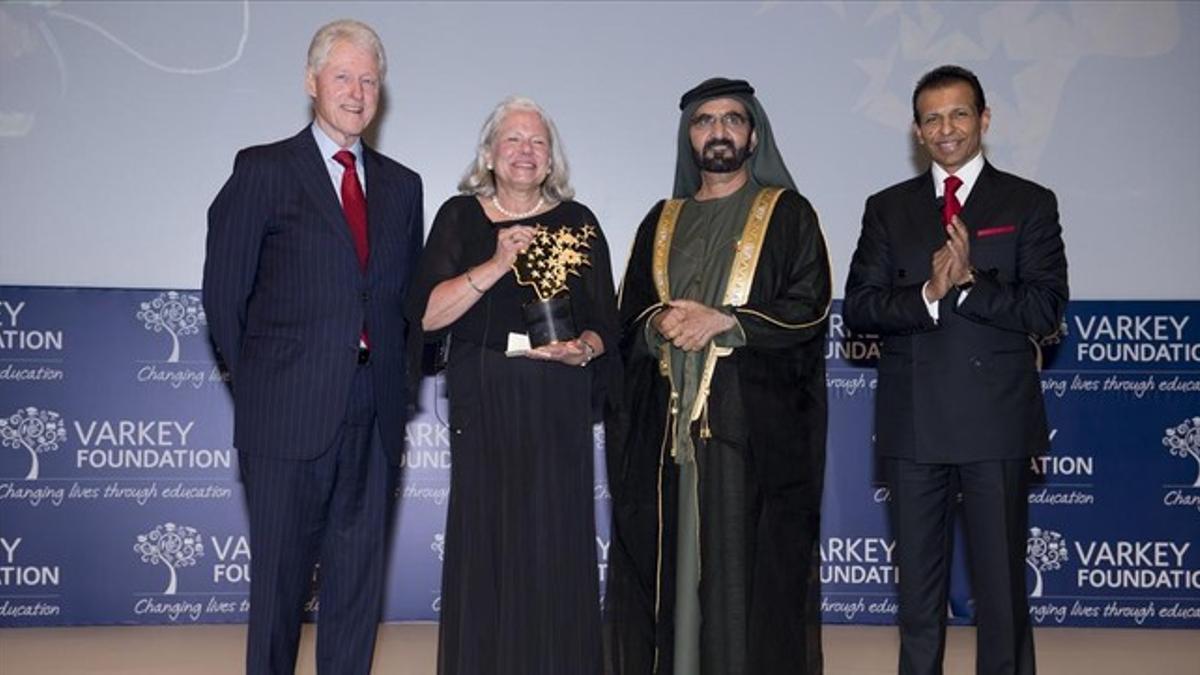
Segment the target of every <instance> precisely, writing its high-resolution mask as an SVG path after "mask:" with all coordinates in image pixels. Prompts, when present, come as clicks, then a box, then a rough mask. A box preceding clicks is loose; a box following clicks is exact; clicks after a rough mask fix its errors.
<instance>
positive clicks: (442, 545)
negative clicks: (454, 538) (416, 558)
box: [429, 532, 446, 562]
mask: <svg viewBox="0 0 1200 675" xmlns="http://www.w3.org/2000/svg"><path fill="white" fill-rule="evenodd" d="M429 550H431V551H434V552H435V553H437V554H438V560H439V561H441V562H445V561H446V557H445V556H446V535H444V534H442V533H441V532H438V533H437V534H435V535H433V543H432V544H430V545H429Z"/></svg>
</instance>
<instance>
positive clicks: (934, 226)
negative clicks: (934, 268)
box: [908, 171, 946, 253]
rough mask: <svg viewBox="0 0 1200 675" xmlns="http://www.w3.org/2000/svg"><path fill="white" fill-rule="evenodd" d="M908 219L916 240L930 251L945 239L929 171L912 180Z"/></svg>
mask: <svg viewBox="0 0 1200 675" xmlns="http://www.w3.org/2000/svg"><path fill="white" fill-rule="evenodd" d="M908 219H909V222H910V223H912V228H913V232H914V236H915V238H916V240H917V241H919V242H920V243H921V246H922V247H925V248H928V250H929V251H930V252H931V253H932V252H933V251H935V250H937V249H938V248H939V247H940V246H941V245H942V244H943V243H944V242H945V241H946V232H945V230H944V229H943V228H942V214H941V212H940V211H939V210H938V204H937V198H936V197H934V194H933V174H932V173H931V172H929V171H926V172H925V173H923V174H921V175H920V176H917V177H916V179H914V180H913V183H912V192H911V193H910V195H909V199H908Z"/></svg>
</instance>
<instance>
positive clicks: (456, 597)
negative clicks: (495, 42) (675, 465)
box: [408, 196, 618, 675]
mask: <svg viewBox="0 0 1200 675" xmlns="http://www.w3.org/2000/svg"><path fill="white" fill-rule="evenodd" d="M515 224H523V225H534V224H541V225H545V226H547V227H549V228H559V227H576V228H578V227H581V226H583V225H585V224H591V225H594V226H596V232H597V235H596V238H595V239H593V240H592V242H591V249H590V257H591V265H590V267H584V268H583V269H582V270H581V271H580V272H581V274H580V276H572V277H571V278H570V279H569V282H568V285H569V288H570V297H571V307H572V312H573V315H574V318H575V322H576V325H577V327H578V330H579V331H580V332H582V331H584V330H588V329H590V330H593V331H595V332H596V333H598V334H599V335H600V336H601V338H602V339H603V340H604V343H605V345H607V346H612V347H613V349H612V355H602V356H600V357H598V358H596V359H594V360H593V361H592V362H591V364H589V365H588V366H587V367H585V368H580V367H577V366H568V365H565V364H562V363H557V362H547V361H536V360H533V359H527V358H519V357H518V358H508V357H506V356H505V355H504V350H505V346H506V343H507V337H508V333H509V332H525V330H526V329H525V326H524V320H523V318H522V312H521V308H522V305H523V304H524V303H526V302H529V301H530V300H532V299H534V297H535V295H534V292H533V290H532V289H530V288H528V287H523V286H520V285H518V284H517V282H516V280H515V278H514V275H513V274H512V273H509V274H507V275H505V276H504V277H503V278H501V279H500V281H498V282H497V283H496V284H495V285H494V286H493V287H492V288H490V289H488V291H487V292H486V293H484V294H483V296H482V297H481V298H480V299H479V301H478V302H476V304H475V305H474V306H473V307H471V309H470V310H468V311H467V312H466V313H465V314H464V315H463V316H462V317H460V318H459V319H458V320H457V321H456V322H454V323H453V324H452V325H451V326H450V327H449V328H448V329H447V330H444V331H440V332H438V333H432V334H428V335H426V336H425V337H426V340H430V339H436V338H439V337H443V336H444V334H445V333H447V332H448V333H449V339H450V346H449V357H448V361H447V366H446V377H447V385H448V390H449V397H450V419H449V423H450V429H451V458H452V468H451V471H450V504H449V512H448V514H447V518H446V548H445V564H444V567H443V570H442V609H441V632H440V635H439V644H438V672H439V673H441V674H442V675H476V674H480V673H492V674H495V675H539V674H540V675H571V674H575V673H578V674H580V675H595V674H596V673H599V672H600V668H601V646H600V640H601V635H600V597H599V583H598V578H597V568H596V540H595V520H594V506H593V504H594V496H593V495H594V488H593V482H594V481H593V456H594V455H593V435H592V425H593V422H594V421H599V419H600V414H601V412H602V405H601V404H602V400H603V397H604V395H605V392H604V388H605V383H604V381H605V380H606V377H605V373H606V372H612V370H613V367H614V365H615V364H616V363H617V361H618V357H617V356H616V355H615V352H616V350H615V345H616V340H617V315H616V298H615V295H614V293H613V284H612V271H611V264H610V261H609V255H608V244H607V243H606V241H605V240H604V237H603V234H602V233H600V230H599V227H598V223H597V221H596V217H595V216H594V215H593V214H592V213H591V211H589V210H588V209H587V207H585V206H583V205H581V204H578V203H575V202H565V203H562V204H560V205H558V206H557V207H555V208H553V209H552V210H550V211H548V212H546V213H543V214H540V215H538V216H534V217H531V218H526V219H523V220H520V221H511V222H501V223H493V222H491V221H490V220H488V218H487V216H486V215H485V213H484V211H483V209H482V207H481V206H480V204H479V202H478V200H476V199H475V198H474V197H467V196H458V197H454V198H452V199H450V200H449V201H447V202H446V203H445V204H444V205H443V206H442V208H441V209H440V210H439V212H438V215H437V217H436V218H435V220H434V223H433V228H432V231H431V232H430V235H429V240H428V242H426V248H425V253H424V256H423V258H422V261H421V266H420V269H419V271H418V274H417V278H416V282H415V284H416V285H415V287H414V289H413V293H412V295H411V296H410V303H409V308H408V312H409V316H410V318H411V320H413V321H416V322H418V325H419V317H420V316H421V315H423V314H424V310H425V306H426V304H427V302H428V298H429V294H430V292H431V291H432V290H433V288H434V287H435V286H436V285H437V284H438V283H440V282H442V281H444V280H446V279H449V278H451V277H454V276H457V275H460V274H462V273H463V272H465V271H466V270H467V269H469V268H471V267H472V266H475V265H479V264H482V263H484V262H485V261H487V260H488V259H489V258H490V257H491V256H492V254H493V253H494V251H495V245H496V228H503V227H508V226H511V225H515Z"/></svg>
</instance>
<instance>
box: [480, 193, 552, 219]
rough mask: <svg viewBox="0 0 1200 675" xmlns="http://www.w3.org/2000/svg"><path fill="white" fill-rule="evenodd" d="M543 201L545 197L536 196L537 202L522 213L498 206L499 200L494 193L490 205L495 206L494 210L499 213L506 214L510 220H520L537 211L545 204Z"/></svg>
mask: <svg viewBox="0 0 1200 675" xmlns="http://www.w3.org/2000/svg"><path fill="white" fill-rule="evenodd" d="M545 203H546V198H545V197H538V200H537V203H536V204H534V205H533V208H532V209H529V210H528V211H525V212H524V213H513V212H512V211H509V210H508V209H506V208H504V207H503V206H500V200H499V199H497V198H496V195H492V206H493V207H495V208H496V210H497V211H499V212H500V213H501V214H503V215H504V216H506V217H507V218H509V219H511V220H520V219H522V218H528V217H529V216H532V215H533V214H535V213H537V212H538V210H539V209H541V208H542V206H543V205H545Z"/></svg>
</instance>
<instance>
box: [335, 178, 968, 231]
mask: <svg viewBox="0 0 1200 675" xmlns="http://www.w3.org/2000/svg"><path fill="white" fill-rule="evenodd" d="M960 187H962V179H961V178H959V177H958V176H946V194H945V200H944V201H943V202H942V224H943V225H949V224H950V221H951V220H953V219H954V216H957V215H958V213H959V212H960V211H962V204H961V203H960V202H959V201H958V197H956V196H955V195H954V193H955V192H958V188H960ZM342 189H343V190H345V187H343V188H342Z"/></svg>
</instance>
